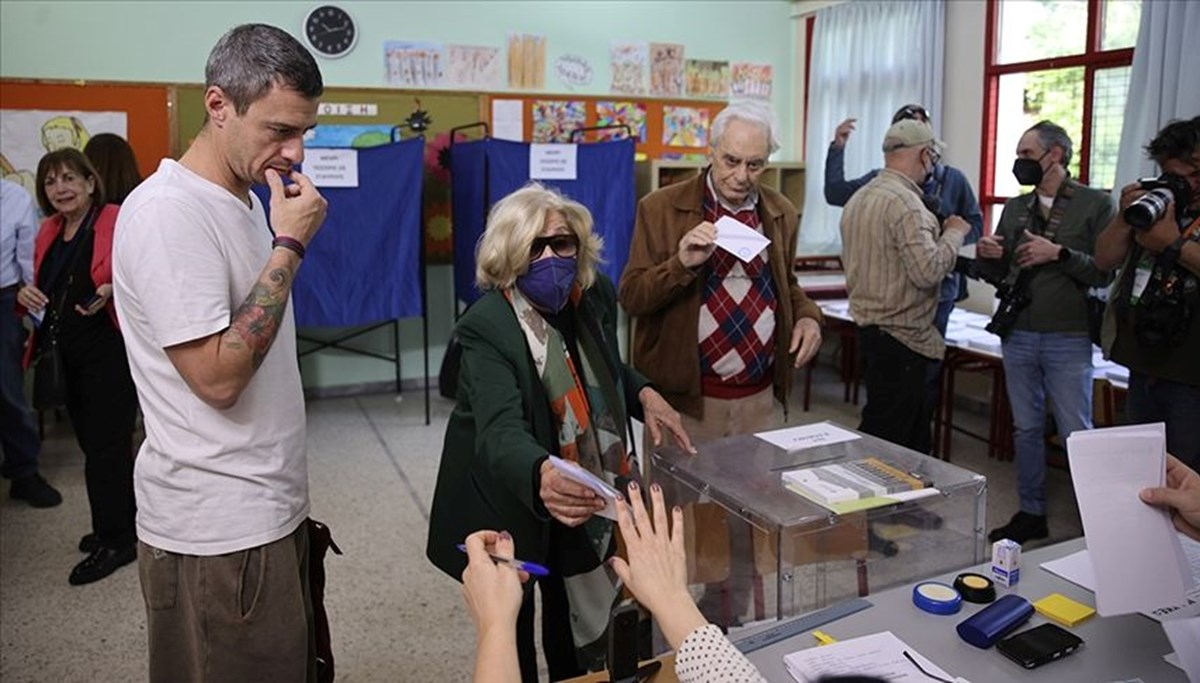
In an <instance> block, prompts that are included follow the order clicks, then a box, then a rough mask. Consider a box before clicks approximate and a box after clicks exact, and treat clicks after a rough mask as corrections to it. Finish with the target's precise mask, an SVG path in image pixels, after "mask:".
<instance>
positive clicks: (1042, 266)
mask: <svg viewBox="0 0 1200 683" xmlns="http://www.w3.org/2000/svg"><path fill="white" fill-rule="evenodd" d="M1071 149H1072V144H1071V138H1070V136H1068V135H1067V132H1066V131H1065V130H1063V128H1062V127H1061V126H1058V125H1055V124H1054V123H1051V122H1050V121H1041V122H1039V123H1038V124H1036V125H1034V126H1033V127H1032V128H1030V129H1029V130H1027V131H1025V134H1024V135H1022V136H1021V139H1020V141H1019V142H1018V143H1017V160H1016V161H1015V162H1014V163H1013V175H1015V176H1016V178H1017V180H1018V181H1019V182H1020V183H1021V184H1022V185H1032V186H1034V191H1032V192H1029V193H1028V194H1023V195H1021V196H1019V197H1014V198H1012V199H1009V200H1008V201H1007V202H1005V204H1004V213H1003V214H1001V216H1000V225H999V226H997V228H996V232H995V234H993V235H990V236H988V237H984V238H982V239H981V240H979V245H978V248H977V250H976V254H977V255H978V257H979V259H978V267H979V269H980V271H981V274H983V275H984V276H985V277H987V278H988V279H990V280H1001V281H1002V285H1001V287H999V288H998V289H999V290H1000V292H1001V294H1002V296H1001V302H1000V306H999V308H998V309H997V314H996V317H994V318H993V319H992V325H991V326H989V329H992V330H993V331H994V332H995V333H996V334H998V335H999V336H1000V337H1001V338H1002V339H1003V349H1002V352H1003V355H1004V376H1005V381H1006V383H1007V385H1008V398H1009V402H1010V403H1011V404H1012V413H1013V429H1014V434H1013V443H1014V446H1015V449H1016V459H1017V488H1018V492H1019V496H1020V510H1019V511H1018V512H1017V514H1015V515H1014V516H1013V517H1012V519H1011V520H1010V521H1009V522H1008V524H1005V525H1004V526H1002V527H999V528H997V529H994V530H992V532H991V533H990V534H988V538H989V540H991V541H997V540H999V539H1002V538H1010V539H1012V540H1014V541H1016V542H1018V543H1025V542H1026V541H1029V540H1032V539H1038V538H1046V537H1047V536H1048V535H1049V529H1048V527H1047V525H1046V495H1045V480H1046V439H1045V422H1046V397H1047V396H1049V398H1050V401H1051V404H1052V406H1053V409H1054V422H1055V424H1056V425H1057V427H1058V435H1059V437H1060V438H1061V439H1062V440H1063V441H1064V442H1065V441H1066V438H1067V436H1069V435H1070V434H1071V432H1074V431H1075V430H1078V429H1091V428H1092V342H1091V339H1090V338H1089V335H1088V301H1087V289H1088V288H1089V287H1096V286H1104V285H1106V284H1107V283H1108V282H1109V280H1110V275H1109V274H1108V273H1106V272H1105V271H1103V270H1101V269H1099V268H1097V267H1096V263H1095V261H1094V260H1093V259H1092V253H1093V249H1094V247H1095V244H1096V236H1097V235H1099V234H1100V231H1101V230H1103V229H1104V226H1105V225H1107V224H1108V222H1109V220H1110V219H1111V218H1112V216H1113V203H1112V200H1111V199H1110V198H1109V197H1108V195H1107V194H1106V193H1104V192H1101V191H1100V190H1093V189H1091V188H1089V187H1087V186H1085V185H1082V184H1080V183H1078V182H1076V181H1074V180H1072V179H1071V178H1070V174H1069V173H1068V172H1067V165H1068V164H1069V163H1070V161H1071ZM1006 328H1007V329H1006Z"/></svg>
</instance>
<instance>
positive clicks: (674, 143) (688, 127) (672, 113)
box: [662, 107, 708, 147]
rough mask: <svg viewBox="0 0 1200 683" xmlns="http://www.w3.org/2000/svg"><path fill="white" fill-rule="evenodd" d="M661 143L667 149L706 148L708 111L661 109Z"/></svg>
mask: <svg viewBox="0 0 1200 683" xmlns="http://www.w3.org/2000/svg"><path fill="white" fill-rule="evenodd" d="M662 143H663V144H664V145H666V146H668V147H707V146H708V110H707V109H697V108H695V107H663V134H662Z"/></svg>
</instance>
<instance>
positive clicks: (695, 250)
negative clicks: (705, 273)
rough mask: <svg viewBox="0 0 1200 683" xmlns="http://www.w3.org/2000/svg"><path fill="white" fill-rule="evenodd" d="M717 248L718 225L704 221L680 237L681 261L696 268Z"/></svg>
mask: <svg viewBox="0 0 1200 683" xmlns="http://www.w3.org/2000/svg"><path fill="white" fill-rule="evenodd" d="M716 248H717V226H715V225H713V224H712V223H709V222H708V221H704V222H703V223H700V224H699V225H697V226H696V227H694V228H692V229H691V230H689V231H688V232H687V234H686V235H684V236H683V237H681V238H679V262H680V263H682V264H683V266H684V267H685V268H695V267H696V266H699V265H700V264H702V263H704V262H705V261H707V260H708V257H710V256H712V253H713V251H715V250H716Z"/></svg>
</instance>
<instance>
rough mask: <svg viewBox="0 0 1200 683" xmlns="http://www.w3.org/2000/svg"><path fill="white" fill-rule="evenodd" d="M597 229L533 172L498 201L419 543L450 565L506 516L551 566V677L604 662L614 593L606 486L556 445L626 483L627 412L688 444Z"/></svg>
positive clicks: (525, 656)
mask: <svg viewBox="0 0 1200 683" xmlns="http://www.w3.org/2000/svg"><path fill="white" fill-rule="evenodd" d="M601 246H602V242H601V239H600V238H599V237H598V236H597V235H595V234H594V233H593V232H592V217H591V214H590V213H589V212H588V210H587V209H586V208H585V207H584V206H583V205H581V204H579V203H578V202H575V201H572V200H570V199H568V198H566V197H564V196H563V195H561V194H559V193H558V192H557V191H554V190H551V189H548V188H546V187H543V186H541V185H538V184H536V183H534V184H530V185H528V186H526V187H524V188H522V189H520V190H518V191H516V192H514V193H513V194H510V195H509V196H507V197H505V198H504V199H502V200H500V201H499V202H497V203H496V205H495V206H494V207H493V208H492V211H491V213H490V215H489V216H488V223H487V229H486V230H485V232H484V234H483V236H482V238H481V239H480V241H479V245H478V248H477V254H476V263H477V267H476V280H477V283H478V285H479V288H480V289H481V290H482V291H484V292H485V293H484V295H483V297H481V298H480V299H479V301H477V302H476V303H475V304H474V305H473V306H472V307H471V308H470V310H468V311H467V313H466V314H465V315H464V316H463V317H462V319H461V320H460V321H459V323H458V326H457V328H456V331H455V332H456V334H457V336H458V339H459V340H460V343H461V344H462V360H461V368H460V372H459V383H458V392H457V399H456V405H455V407H454V411H453V413H451V415H450V421H449V424H448V425H447V426H446V437H445V442H444V445H443V448H442V460H441V467H440V469H439V471H438V480H437V489H436V491H435V493H434V499H433V507H432V510H431V513H430V520H429V545H428V547H427V549H426V554H427V555H428V556H429V559H430V560H432V561H433V563H434V564H435V565H437V566H438V567H439V568H440V569H442V570H443V571H445V572H446V573H447V574H449V575H450V576H452V577H454V578H456V579H458V578H460V577H461V576H462V573H463V570H464V569H465V568H466V566H467V557H466V555H465V554H463V553H461V552H459V550H458V549H457V548H456V546H457V545H458V544H461V543H462V542H463V541H464V539H466V537H467V536H468V535H469V534H471V533H472V532H475V531H478V530H480V529H496V530H502V533H503V534H505V535H506V537H508V538H511V539H512V541H513V543H514V548H515V552H516V555H517V557H520V558H522V559H524V560H529V561H532V562H536V563H538V564H541V565H544V566H545V567H546V568H547V569H548V570H549V575H548V576H544V577H539V578H538V579H537V581H536V584H537V585H538V586H539V590H540V591H541V596H542V607H541V618H542V646H543V648H542V649H543V652H544V653H545V656H546V661H547V665H548V667H549V670H550V679H551V680H560V679H563V678H569V677H571V676H574V675H578V674H580V673H583V672H585V671H586V670H588V669H595V668H600V667H602V666H603V660H604V645H605V642H606V641H605V638H604V636H605V628H606V627H607V623H608V614H609V610H610V608H611V607H612V605H613V603H614V600H615V599H616V598H617V595H618V588H617V582H616V577H615V575H614V574H613V573H612V571H611V570H610V569H609V567H608V565H607V564H606V560H607V559H608V558H609V557H611V556H612V554H613V552H614V550H615V547H616V541H615V538H614V534H613V522H612V520H611V519H610V518H606V517H604V516H601V515H600V514H599V513H601V512H602V511H603V510H604V509H605V507H606V503H607V501H606V500H605V499H604V498H603V497H602V496H599V495H597V494H596V493H595V492H594V491H593V490H592V489H591V488H588V487H587V486H584V485H582V484H579V483H577V482H576V481H574V480H572V479H571V478H568V477H567V476H566V475H565V474H564V471H563V469H561V468H560V467H558V466H556V465H555V464H554V462H552V461H551V459H550V456H556V457H557V458H560V459H562V460H565V461H568V462H570V463H574V465H576V466H578V467H579V468H582V469H583V470H586V471H587V472H590V473H591V474H592V475H594V476H595V477H598V478H600V479H603V480H605V481H607V482H608V483H609V484H611V485H612V486H614V487H616V488H617V489H618V490H624V488H625V486H626V485H627V483H628V482H629V481H633V480H637V479H639V478H640V472H639V469H640V465H639V463H638V462H637V459H636V455H635V454H634V453H633V451H632V448H633V444H632V440H631V436H630V434H631V430H630V429H629V427H628V425H629V418H630V417H632V418H637V419H641V420H643V421H644V422H645V423H646V424H647V426H648V428H649V430H650V433H651V437H652V439H653V440H654V442H655V445H658V444H660V443H661V442H662V439H663V435H664V433H665V432H670V434H671V435H672V436H673V437H674V439H675V440H676V442H678V444H679V445H680V446H681V447H682V448H684V449H686V450H689V451H690V450H691V442H690V440H689V439H688V437H687V434H686V433H685V432H684V430H683V427H682V425H681V423H680V419H679V414H678V413H676V412H675V410H673V409H672V408H671V407H670V405H668V404H667V402H666V400H664V399H663V397H662V396H661V395H659V393H658V391H656V390H655V389H654V388H653V387H651V386H650V384H649V381H648V380H647V379H646V378H645V377H643V376H642V375H641V374H639V373H638V372H636V371H635V370H633V369H632V368H630V367H628V366H627V365H625V364H624V363H622V362H621V360H620V357H619V355H618V351H617V341H616V339H617V337H616V321H617V304H616V292H615V289H614V287H613V284H612V282H611V281H610V280H609V279H608V278H606V277H605V276H604V275H603V274H601V273H599V272H597V270H596V265H597V262H598V261H599V259H600V251H601ZM533 632H534V600H533V593H532V589H527V590H526V592H525V596H524V600H523V602H522V605H521V610H520V615H519V618H518V625H517V644H518V653H519V660H520V668H521V675H522V678H524V679H525V680H527V681H536V680H537V668H538V667H537V660H536V656H535V649H534V642H533Z"/></svg>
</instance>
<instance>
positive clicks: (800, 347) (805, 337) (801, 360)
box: [788, 318, 821, 368]
mask: <svg viewBox="0 0 1200 683" xmlns="http://www.w3.org/2000/svg"><path fill="white" fill-rule="evenodd" d="M820 350H821V326H820V325H818V324H817V321H816V320H814V319H812V318H801V319H799V320H797V321H796V325H795V326H794V327H792V343H791V344H790V345H789V346H788V353H794V354H796V363H795V366H796V367H797V368H800V367H804V364H805V363H807V362H808V361H810V360H812V357H813V356H815V355H817V351H820Z"/></svg>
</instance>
